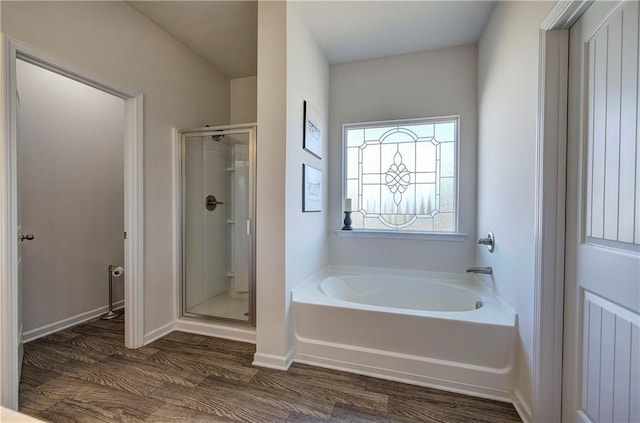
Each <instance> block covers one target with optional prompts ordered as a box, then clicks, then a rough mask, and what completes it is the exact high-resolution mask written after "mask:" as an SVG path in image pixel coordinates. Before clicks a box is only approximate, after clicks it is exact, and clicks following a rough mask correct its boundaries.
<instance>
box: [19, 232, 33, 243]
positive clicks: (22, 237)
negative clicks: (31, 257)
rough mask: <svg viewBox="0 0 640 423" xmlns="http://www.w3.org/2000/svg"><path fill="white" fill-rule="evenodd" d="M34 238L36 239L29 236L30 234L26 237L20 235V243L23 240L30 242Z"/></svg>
mask: <svg viewBox="0 0 640 423" xmlns="http://www.w3.org/2000/svg"><path fill="white" fill-rule="evenodd" d="M35 238H36V236H35V235H34V234H31V233H29V234H26V235H20V242H24V241H25V240H27V241H31V240H33V239H35Z"/></svg>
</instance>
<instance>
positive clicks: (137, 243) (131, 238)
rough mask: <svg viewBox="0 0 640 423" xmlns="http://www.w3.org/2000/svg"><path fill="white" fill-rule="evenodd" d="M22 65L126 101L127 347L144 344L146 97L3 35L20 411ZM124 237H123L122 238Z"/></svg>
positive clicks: (5, 355) (12, 339)
mask: <svg viewBox="0 0 640 423" xmlns="http://www.w3.org/2000/svg"><path fill="white" fill-rule="evenodd" d="M17 59H21V60H24V61H27V62H29V63H32V64H34V65H37V66H40V67H42V68H45V69H47V70H50V71H52V72H55V73H57V74H60V75H62V76H65V77H68V78H71V79H73V80H75V81H78V82H81V83H83V84H86V85H89V86H91V87H93V88H96V89H99V90H101V91H104V92H106V93H108V94H112V95H114V96H116V97H119V98H121V99H123V100H124V101H125V117H124V127H125V134H124V181H125V182H124V224H125V231H126V234H127V236H126V241H125V248H124V250H125V252H124V267H125V269H126V273H125V290H124V297H125V306H126V308H125V313H126V319H125V346H126V347H128V348H138V347H141V346H142V345H143V343H144V327H143V324H144V298H143V294H144V290H143V284H144V215H143V213H144V204H143V203H144V190H143V188H144V187H143V182H144V180H143V169H144V167H143V142H144V136H143V126H144V124H143V100H144V99H143V95H142V94H141V93H139V92H137V91H136V90H133V89H131V88H128V87H125V86H123V85H121V84H119V83H115V82H113V81H109V80H107V79H105V78H103V77H101V76H99V75H97V74H95V73H93V72H91V71H88V70H86V69H83V68H80V67H79V66H76V65H74V64H72V63H69V62H67V61H65V60H63V59H60V58H58V57H56V56H54V55H51V54H49V53H47V52H45V51H43V50H40V49H38V48H35V47H32V46H30V45H28V44H26V43H23V42H22V41H19V40H17V39H14V38H12V37H9V36H6V35H3V39H2V66H3V68H2V76H3V81H2V90H3V91H4V98H3V99H2V101H3V102H4V116H3V120H4V130H3V131H1V132H0V136H2V137H3V138H4V139H3V140H2V141H1V142H0V165H1V166H2V169H3V170H2V172H0V204H1V207H0V317H1V318H2V321H1V323H0V404H2V405H3V406H5V407H9V408H13V409H17V408H18V386H19V382H20V380H19V371H18V369H19V364H20V363H19V355H18V347H19V344H20V342H21V339H19V338H20V336H21V334H20V328H18V279H17V277H18V276H17V263H16V259H17V252H18V233H17V218H18V216H17V193H18V187H17V164H18V157H17V145H18V140H17V128H16V126H17V101H16V95H15V93H16V92H17V80H16V60H17ZM123 235H124V234H123Z"/></svg>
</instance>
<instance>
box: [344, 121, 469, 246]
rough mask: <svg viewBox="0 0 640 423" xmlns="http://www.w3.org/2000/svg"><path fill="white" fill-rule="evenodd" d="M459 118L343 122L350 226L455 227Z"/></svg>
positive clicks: (427, 229) (437, 229) (443, 229)
mask: <svg viewBox="0 0 640 423" xmlns="http://www.w3.org/2000/svg"><path fill="white" fill-rule="evenodd" d="M458 124H459V117H457V116H453V117H451V116H449V117H441V118H425V119H410V120H400V121H393V122H372V123H356V124H347V125H344V126H343V131H344V132H343V143H344V149H345V173H344V178H345V181H344V182H345V195H346V198H350V199H351V200H352V211H353V213H352V214H351V218H352V221H353V223H352V227H353V229H356V230H357V229H365V230H393V231H412V232H440V233H442V232H456V231H457V216H456V214H457V213H456V210H457V204H456V202H457V150H458V147H457V146H458Z"/></svg>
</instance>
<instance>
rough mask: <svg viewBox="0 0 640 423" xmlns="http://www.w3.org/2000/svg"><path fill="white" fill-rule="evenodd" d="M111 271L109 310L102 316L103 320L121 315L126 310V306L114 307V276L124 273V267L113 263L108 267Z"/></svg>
mask: <svg viewBox="0 0 640 423" xmlns="http://www.w3.org/2000/svg"><path fill="white" fill-rule="evenodd" d="M107 269H108V272H109V311H107V312H106V313H104V314H103V315H101V316H100V319H102V320H111V319H115V318H116V317H118V316H120V315H121V314H122V313H123V312H124V308H119V309H118V310H114V309H113V278H114V276H115V277H116V278H117V277H120V275H122V270H123V269H122V268H121V267H116V266H114V265H113V264H110V265H109V267H108V268H107Z"/></svg>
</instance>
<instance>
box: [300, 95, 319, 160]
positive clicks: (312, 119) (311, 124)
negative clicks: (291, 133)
mask: <svg viewBox="0 0 640 423" xmlns="http://www.w3.org/2000/svg"><path fill="white" fill-rule="evenodd" d="M302 107H303V110H304V112H303V115H304V120H303V122H304V131H303V133H302V148H304V149H305V150H307V151H308V152H309V153H311V154H313V155H314V156H316V157H317V158H319V159H322V126H321V123H320V116H319V115H318V113H317V112H316V111H315V110H314V108H313V106H311V104H309V102H308V101H306V100H305V101H303V104H302Z"/></svg>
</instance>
